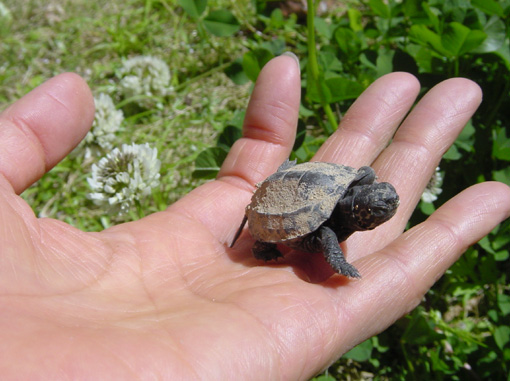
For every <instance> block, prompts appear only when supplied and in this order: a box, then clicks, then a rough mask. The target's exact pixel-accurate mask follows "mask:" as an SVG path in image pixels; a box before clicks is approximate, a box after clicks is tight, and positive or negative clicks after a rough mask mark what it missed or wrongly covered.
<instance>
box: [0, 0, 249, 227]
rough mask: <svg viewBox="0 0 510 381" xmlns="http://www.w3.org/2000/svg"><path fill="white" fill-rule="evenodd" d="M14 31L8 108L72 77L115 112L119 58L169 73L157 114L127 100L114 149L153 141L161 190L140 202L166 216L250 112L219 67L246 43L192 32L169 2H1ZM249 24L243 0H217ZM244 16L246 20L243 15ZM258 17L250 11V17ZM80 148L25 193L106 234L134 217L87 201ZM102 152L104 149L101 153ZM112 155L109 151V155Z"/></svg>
mask: <svg viewBox="0 0 510 381" xmlns="http://www.w3.org/2000/svg"><path fill="white" fill-rule="evenodd" d="M4 4H5V6H6V7H7V8H8V9H9V10H10V11H11V13H12V16H13V20H16V21H15V22H13V23H12V25H11V28H10V31H9V33H8V34H7V36H5V37H4V41H3V43H2V45H1V48H0V54H1V56H2V58H3V62H2V63H1V64H0V83H1V86H0V101H1V103H2V104H3V105H7V104H9V103H11V102H14V101H15V100H16V99H18V98H20V97H21V96H23V95H24V94H26V93H27V92H28V91H30V90H31V89H33V88H34V87H35V86H37V85H39V84H41V83H42V82H44V81H45V80H47V79H49V78H51V77H52V76H54V75H56V74H58V73H61V72H65V71H73V72H76V73H78V74H79V75H81V76H82V77H84V78H85V79H86V80H87V82H88V84H89V86H90V87H91V89H92V91H93V93H94V95H96V96H97V95H98V94H99V93H101V92H106V93H109V94H110V95H111V96H112V98H114V100H115V102H116V103H117V105H119V104H121V103H120V102H121V101H122V99H121V98H120V97H119V95H118V89H117V87H118V76H117V74H118V72H119V69H120V68H121V66H122V60H123V59H125V58H129V57H135V56H139V55H150V56H154V57H158V58H160V59H162V60H163V61H165V62H166V63H167V65H168V66H169V68H170V72H171V89H174V90H173V91H170V93H169V94H168V95H167V96H165V97H164V99H163V100H162V106H161V107H160V108H153V109H149V110H143V109H142V110H141V109H139V108H138V109H137V108H136V106H135V107H133V104H131V103H129V102H127V103H126V102H123V103H124V106H123V108H122V109H123V111H124V115H125V120H124V123H123V125H122V128H121V130H120V131H119V132H117V134H116V139H115V141H114V146H120V145H121V144H123V143H131V142H136V143H140V144H141V143H149V144H150V145H151V146H152V147H156V148H157V149H158V152H159V159H160V160H161V162H162V167H161V176H162V177H161V184H160V186H159V188H158V189H155V190H154V194H153V196H154V197H148V198H147V199H146V200H144V201H143V203H142V209H144V210H145V211H146V213H147V214H148V213H151V212H154V211H157V210H161V209H164V208H165V207H166V206H167V205H169V204H170V203H172V202H174V201H175V200H177V199H178V198H180V197H181V196H182V195H184V194H185V193H187V192H188V191H189V190H191V189H192V188H194V187H196V186H198V185H199V184H200V182H201V180H196V179H192V176H191V173H192V171H193V161H194V158H195V157H196V155H197V154H198V153H199V152H200V151H201V150H202V149H203V148H204V147H207V146H210V145H212V144H213V142H214V141H215V138H216V136H217V134H218V132H219V131H221V130H222V128H223V126H224V125H225V124H226V123H227V122H228V121H229V120H231V119H232V118H233V117H234V116H235V113H236V111H237V110H241V109H243V108H245V107H246V104H247V101H248V97H249V93H250V85H244V86H239V85H235V84H234V83H233V82H232V81H231V80H230V79H228V78H227V77H226V75H225V74H224V73H223V72H222V71H221V70H218V67H220V68H221V67H222V66H224V65H225V64H226V63H229V62H231V60H232V57H236V56H238V55H239V54H240V52H243V51H244V50H246V48H244V46H243V43H244V41H243V39H242V38H238V39H233V38H228V39H225V38H218V37H214V36H208V37H207V39H206V40H204V39H202V38H200V36H199V35H198V34H199V33H198V31H197V30H196V29H195V28H196V27H195V25H194V24H193V23H192V22H190V20H189V19H188V18H187V17H186V15H185V14H184V13H183V12H182V10H181V9H180V7H178V6H177V2H176V1H175V0H170V1H162V2H159V1H149V0H148V1H134V0H131V1H127V2H125V1H122V2H121V1H110V2H102V1H94V0H93V1H80V0H72V1H66V2H61V1H50V2H48V1H43V0H35V1H13V0H7V1H4ZM210 6H211V7H213V6H225V7H228V8H229V9H232V10H233V12H235V13H236V16H237V17H239V18H241V19H246V18H247V17H248V16H247V15H248V14H249V12H248V10H249V9H248V8H245V7H244V6H243V7H241V6H239V5H238V4H236V1H234V0H232V1H221V2H211V3H210ZM243 12H244V14H243ZM252 13H253V12H252ZM83 151H84V146H83V145H80V146H79V147H78V148H77V149H75V151H74V152H73V153H72V154H71V155H69V157H67V158H66V159H65V160H64V161H62V162H61V163H60V164H59V165H57V166H56V167H55V168H54V169H53V170H52V171H50V172H49V173H48V174H47V175H46V176H44V177H43V178H42V179H41V180H40V181H38V182H37V183H36V184H34V185H33V186H32V187H31V188H30V189H28V190H27V191H26V192H24V193H23V195H22V196H23V198H24V199H26V200H27V201H28V202H29V203H30V205H32V207H33V209H34V211H35V213H36V214H38V215H40V216H46V217H52V218H57V219H60V220H63V221H65V222H68V223H70V224H72V225H74V226H77V227H79V228H82V229H85V230H100V229H102V228H104V227H107V226H109V225H110V224H113V223H119V222H122V221H125V220H129V219H131V218H133V217H134V216H133V215H124V216H116V217H112V220H110V217H107V216H105V211H104V209H103V208H100V207H98V206H95V205H94V204H93V203H92V202H91V201H89V200H88V199H87V194H88V193H89V192H90V188H89V186H88V184H87V182H86V178H87V177H88V176H89V174H90V169H91V164H92V163H94V162H97V161H98V160H99V159H100V157H99V156H98V157H93V158H91V159H90V160H85V159H84V156H83ZM99 153H100V152H99ZM103 154H106V152H103Z"/></svg>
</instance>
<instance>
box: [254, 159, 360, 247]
mask: <svg viewBox="0 0 510 381" xmlns="http://www.w3.org/2000/svg"><path fill="white" fill-rule="evenodd" d="M289 163H290V162H289ZM282 168H283V169H279V170H278V172H276V173H273V174H272V175H271V176H269V177H268V178H267V179H266V180H264V181H263V182H262V183H261V184H260V185H259V186H258V189H257V190H256V191H255V193H254V194H253V197H252V199H251V203H250V204H249V205H248V206H247V207H246V216H247V218H248V224H249V229H250V233H251V234H252V236H253V237H254V238H255V239H256V240H259V241H263V242H284V241H288V240H292V239H295V238H299V237H302V236H304V235H306V234H309V233H312V232H314V231H315V230H317V229H318V228H319V227H320V225H322V224H323V223H324V222H325V221H326V220H327V219H329V217H330V216H331V214H332V213H333V209H334V208H335V205H336V204H337V202H338V200H340V199H341V198H342V197H343V196H344V195H345V193H346V192H347V189H348V188H349V186H350V185H351V183H352V182H353V180H354V179H355V178H356V175H357V174H358V171H357V170H356V169H354V168H351V167H347V166H344V165H340V164H333V163H323V162H309V163H303V164H298V165H294V166H289V165H287V166H286V165H285V163H284V165H282Z"/></svg>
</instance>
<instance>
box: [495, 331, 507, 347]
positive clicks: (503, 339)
mask: <svg viewBox="0 0 510 381" xmlns="http://www.w3.org/2000/svg"><path fill="white" fill-rule="evenodd" d="M494 341H495V342H496V345H497V346H498V347H499V349H503V348H504V347H505V346H506V345H507V344H508V342H509V341H510V327H508V326H506V325H501V326H499V327H496V329H495V330H494Z"/></svg>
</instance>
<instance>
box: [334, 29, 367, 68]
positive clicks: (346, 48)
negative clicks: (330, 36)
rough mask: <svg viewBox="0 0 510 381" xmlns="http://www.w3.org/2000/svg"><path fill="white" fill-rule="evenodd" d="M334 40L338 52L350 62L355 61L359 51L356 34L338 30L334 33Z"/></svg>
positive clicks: (358, 41) (347, 30)
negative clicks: (338, 48) (340, 51)
mask: <svg viewBox="0 0 510 381" xmlns="http://www.w3.org/2000/svg"><path fill="white" fill-rule="evenodd" d="M335 40H336V42H337V44H338V46H339V47H340V50H342V52H343V53H344V54H345V55H346V56H347V57H348V58H349V59H351V60H356V59H357V58H358V55H359V53H360V51H361V41H360V40H359V38H358V36H356V34H355V33H354V32H353V31H352V30H350V29H348V28H338V29H337V30H336V31H335Z"/></svg>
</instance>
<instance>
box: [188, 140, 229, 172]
mask: <svg viewBox="0 0 510 381" xmlns="http://www.w3.org/2000/svg"><path fill="white" fill-rule="evenodd" d="M227 153H228V152H227V150H226V149H224V148H222V147H210V148H207V149H205V150H203V151H202V152H200V153H199V154H198V156H197V158H196V160H195V170H194V171H193V174H192V176H193V178H195V179H213V178H215V177H216V175H217V174H218V171H219V170H220V168H221V164H223V161H224V160H225V158H226V157H227Z"/></svg>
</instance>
